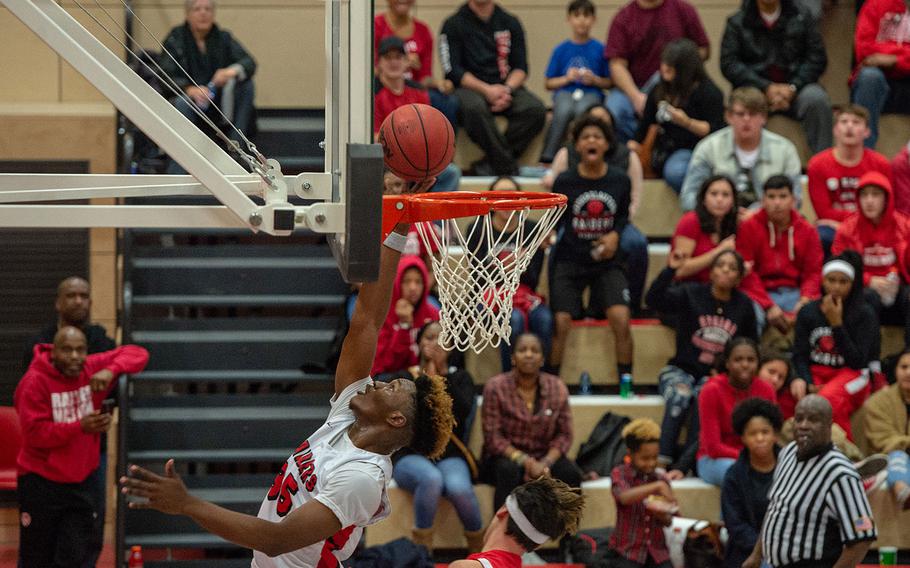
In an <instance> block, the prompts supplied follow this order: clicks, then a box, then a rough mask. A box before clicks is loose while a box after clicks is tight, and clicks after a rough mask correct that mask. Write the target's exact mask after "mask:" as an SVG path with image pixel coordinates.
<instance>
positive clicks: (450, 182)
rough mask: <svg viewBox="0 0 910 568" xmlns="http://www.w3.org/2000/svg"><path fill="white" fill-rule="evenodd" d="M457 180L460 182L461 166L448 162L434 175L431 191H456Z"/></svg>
mask: <svg viewBox="0 0 910 568" xmlns="http://www.w3.org/2000/svg"><path fill="white" fill-rule="evenodd" d="M459 182H461V168H459V167H458V166H456V165H455V164H449V165H448V166H446V169H444V170H442V172H440V174H439V175H438V176H436V184H435V185H434V186H433V191H458V184H459Z"/></svg>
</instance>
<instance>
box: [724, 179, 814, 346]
mask: <svg viewBox="0 0 910 568" xmlns="http://www.w3.org/2000/svg"><path fill="white" fill-rule="evenodd" d="M795 205H796V198H795V197H794V195H793V186H792V185H791V181H790V178H789V177H787V176H784V175H776V176H771V177H770V178H768V180H767V181H766V182H765V185H764V191H763V193H762V208H761V209H760V210H759V211H757V212H756V213H755V214H754V215H752V216H751V217H749V218H748V219H746V220H745V221H743V223H742V224H741V225H740V226H739V231H738V232H737V235H736V250H737V252H739V254H740V255H742V257H743V260H744V261H745V262H746V267H747V269H748V274H746V277H745V278H743V281H742V284H741V285H740V288H741V289H742V291H743V292H745V293H746V295H748V296H749V298H751V299H752V302H753V303H754V304H755V318H756V321H757V322H758V328H759V331H758V332H759V335H761V333H762V332H763V331H764V329H765V325H766V324H768V323H770V324H771V325H773V326H774V327H775V328H777V329H778V330H780V332H781V333H787V332H788V331H790V328H791V327H792V326H793V322H794V321H795V319H796V313H797V312H799V309H800V308H802V307H803V306H804V305H805V304H807V303H809V302H811V301H812V300H815V299H816V298H818V297H819V293H820V292H819V291H820V286H821V269H822V257H823V255H822V245H821V241H820V240H819V238H818V233H817V232H816V231H815V228H814V227H813V226H812V225H811V224H810V223H809V222H808V221H806V220H805V219H803V217H802V216H801V215H800V214H799V212H798V211H796V210H795V209H794V207H795Z"/></svg>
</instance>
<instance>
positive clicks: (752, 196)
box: [679, 87, 802, 211]
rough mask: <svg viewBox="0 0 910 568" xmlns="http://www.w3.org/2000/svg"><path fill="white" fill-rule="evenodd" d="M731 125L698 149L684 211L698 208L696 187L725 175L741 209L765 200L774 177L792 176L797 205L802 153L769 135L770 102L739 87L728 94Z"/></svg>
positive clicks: (684, 192)
mask: <svg viewBox="0 0 910 568" xmlns="http://www.w3.org/2000/svg"><path fill="white" fill-rule="evenodd" d="M726 118H727V123H729V124H730V126H728V127H726V128H722V129H720V130H718V131H717V132H715V133H714V134H710V135H708V136H707V137H705V138H704V139H703V140H702V141H701V142H699V143H698V145H697V146H695V151H694V152H693V153H692V159H691V160H690V161H689V171H688V172H687V173H686V180H685V181H684V182H683V187H682V191H681V192H680V194H679V203H680V205H681V206H682V208H683V211H691V210H692V209H694V208H695V197H696V195H697V193H698V188H699V187H701V184H702V183H703V182H704V180H705V179H707V178H708V177H710V176H712V175H717V174H723V175H726V176H728V177H730V178H731V179H733V181H734V182H735V184H736V200H737V203H738V205H739V206H740V207H750V206H751V205H753V204H754V203H756V202H757V201H759V200H761V188H762V186H764V184H765V180H767V179H768V178H769V177H771V176H772V175H776V174H783V175H786V176H788V177H789V178H790V179H791V180H792V183H793V188H794V190H795V191H796V201H797V203H799V201H800V196H801V192H802V185H801V180H800V176H801V172H802V166H801V165H800V162H799V154H798V153H797V152H796V148H795V147H794V146H793V144H792V143H791V142H790V141H789V140H787V139H786V138H784V137H783V136H780V135H778V134H774V133H773V132H768V131H767V130H765V128H764V127H765V122H766V121H767V119H768V103H767V101H766V100H765V95H764V94H762V92H761V91H759V90H758V89H756V88H754V87H741V88H739V89H734V90H733V92H732V93H730V103H729V107H728V108H727V113H726Z"/></svg>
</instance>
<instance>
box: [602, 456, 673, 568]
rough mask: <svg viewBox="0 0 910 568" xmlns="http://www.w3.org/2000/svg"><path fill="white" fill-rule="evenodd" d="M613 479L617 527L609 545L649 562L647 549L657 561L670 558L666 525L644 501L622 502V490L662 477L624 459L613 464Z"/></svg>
mask: <svg viewBox="0 0 910 568" xmlns="http://www.w3.org/2000/svg"><path fill="white" fill-rule="evenodd" d="M610 479H611V480H612V482H613V487H612V491H613V499H615V500H616V528H615V529H614V530H613V534H612V535H610V545H609V546H610V548H611V549H613V550H615V551H616V552H618V553H619V554H621V555H622V556H624V557H625V558H628V559H629V560H632V561H634V562H637V563H638V564H646V563H647V562H648V553H650V554H651V558H652V559H653V560H654V563H655V564H660V563H661V562H665V561H667V560H669V559H670V552H669V550H667V543H666V541H665V540H664V525H663V524H662V523H661V522H660V520H658V519H657V517H655V516H653V515H652V514H651V513H649V512H648V511H647V509H645V503H644V501H643V500H642V501H637V502H635V503H629V504H628V505H623V504H622V503H620V502H619V494H620V493H623V492H624V491H628V490H629V489H632V488H634V487H638V486H640V485H645V484H647V483H652V482H654V481H657V480H659V479H660V478H659V477H658V476H657V475H656V474H654V473H649V474H647V475H645V474H643V473H641V472H639V471H638V470H637V469H635V468H634V467H632V465H631V464H628V463H624V464H622V465H618V466H616V467H614V468H613V472H612V473H611V474H610Z"/></svg>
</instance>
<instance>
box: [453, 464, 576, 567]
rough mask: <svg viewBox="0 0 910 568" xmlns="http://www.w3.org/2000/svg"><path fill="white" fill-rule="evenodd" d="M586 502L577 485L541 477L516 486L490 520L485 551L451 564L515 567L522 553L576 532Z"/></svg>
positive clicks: (520, 561)
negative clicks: (572, 485)
mask: <svg viewBox="0 0 910 568" xmlns="http://www.w3.org/2000/svg"><path fill="white" fill-rule="evenodd" d="M584 506H585V497H584V496H583V495H582V494H581V492H580V491H579V490H578V489H577V488H573V487H569V486H568V485H566V484H565V483H563V482H562V481H559V480H558V479H552V478H549V477H540V478H538V479H535V480H533V481H529V482H527V483H525V484H524V485H521V486H519V487H516V488H515V491H513V492H512V493H511V494H510V495H509V497H508V499H507V500H506V504H505V505H504V506H502V507H500V508H499V510H498V511H496V513H495V514H494V515H493V520H492V521H490V525H489V528H487V531H486V534H485V535H484V537H485V538H484V541H483V552H481V553H479V554H472V555H470V556H468V558H467V559H466V560H457V561H455V562H453V563H452V564H449V568H491V567H492V568H507V567H508V568H515V567H518V566H521V564H522V557H523V556H524V555H525V554H527V553H529V552H531V551H533V550H535V549H537V548H538V547H540V546H541V545H542V544H543V543H545V542H546V541H548V540H558V539H560V538H562V537H563V536H566V535H572V534H575V531H576V530H577V529H578V522H579V520H580V519H581V513H582V510H583V509H584Z"/></svg>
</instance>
